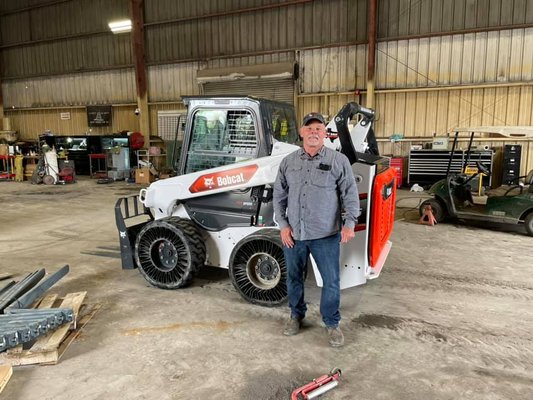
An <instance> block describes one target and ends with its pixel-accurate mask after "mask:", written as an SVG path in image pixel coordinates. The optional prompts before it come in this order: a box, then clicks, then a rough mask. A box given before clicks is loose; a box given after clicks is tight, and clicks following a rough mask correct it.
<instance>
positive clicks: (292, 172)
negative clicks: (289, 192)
mask: <svg viewBox="0 0 533 400" xmlns="http://www.w3.org/2000/svg"><path fill="white" fill-rule="evenodd" d="M302 174H303V172H302V166H301V165H295V166H291V167H289V168H287V172H286V175H285V176H286V179H287V183H288V184H289V185H299V184H301V183H302V179H303V175H302Z"/></svg>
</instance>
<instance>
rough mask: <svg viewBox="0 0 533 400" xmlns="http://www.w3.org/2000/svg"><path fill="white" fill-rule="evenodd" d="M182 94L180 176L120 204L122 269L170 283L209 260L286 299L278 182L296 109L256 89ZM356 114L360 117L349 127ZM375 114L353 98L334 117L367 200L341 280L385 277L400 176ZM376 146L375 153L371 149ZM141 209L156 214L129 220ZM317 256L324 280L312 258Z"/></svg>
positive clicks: (255, 299)
mask: <svg viewBox="0 0 533 400" xmlns="http://www.w3.org/2000/svg"><path fill="white" fill-rule="evenodd" d="M183 100H184V102H185V104H186V105H187V106H188V114H187V121H186V127H185V139H184V142H183V146H182V153H181V157H180V162H179V166H178V173H179V175H178V176H176V177H173V178H169V179H164V180H159V181H156V182H154V183H152V184H151V185H150V186H149V187H148V188H147V189H142V190H141V192H140V194H139V196H138V197H137V196H134V197H133V196H132V197H133V198H132V197H126V198H121V199H119V200H118V201H117V204H116V206H115V215H116V222H117V227H118V230H119V234H120V235H119V236H120V243H121V255H122V268H124V269H132V268H135V267H138V268H139V271H140V272H141V274H142V275H143V276H144V278H145V279H146V280H147V281H148V282H150V283H151V284H152V285H154V286H157V287H160V288H164V289H177V288H181V287H184V286H186V285H187V284H189V283H190V282H191V281H192V279H193V278H194V276H195V274H196V273H197V272H198V271H199V270H200V268H201V267H202V266H203V265H208V266H214V267H221V268H226V269H229V274H230V277H231V280H232V282H233V285H234V286H235V288H236V289H237V291H238V292H239V293H240V294H241V295H242V297H243V298H245V299H246V300H247V301H249V302H251V303H255V304H260V305H266V306H273V305H278V304H281V303H283V302H284V301H285V300H286V299H287V287H286V277H287V268H286V265H285V260H284V256H283V250H282V243H281V239H280V237H279V229H278V225H277V223H276V216H275V215H274V212H273V206H272V191H273V189H272V185H273V183H274V181H275V179H276V175H277V172H278V168H279V165H280V162H281V160H282V159H283V158H284V157H285V156H286V155H287V154H289V153H291V152H293V151H295V150H297V149H298V148H299V146H298V143H299V135H298V124H297V123H296V119H295V114H294V109H293V107H292V106H291V105H289V104H285V103H280V102H275V101H271V100H264V99H256V98H252V97H239V96H232V97H222V96H221V97H201V96H196V97H186V98H184V99H183ZM355 115H357V116H358V118H360V120H359V122H358V123H357V125H356V126H355V127H354V128H353V129H352V132H350V131H349V129H348V121H349V119H350V118H351V117H353V116H355ZM373 119H374V112H373V111H372V110H368V109H364V108H362V107H360V106H359V105H357V104H355V103H349V104H347V105H346V106H345V107H344V108H343V109H342V110H341V111H340V112H339V114H338V115H337V116H336V117H335V120H334V121H335V123H334V124H330V125H328V128H329V130H331V131H333V132H335V133H336V134H337V136H338V138H337V139H335V143H333V142H332V141H331V140H330V139H326V141H327V143H326V144H327V145H328V146H334V147H337V148H338V149H340V151H342V152H343V153H344V154H346V155H347V156H348V158H349V159H350V161H351V163H352V166H353V170H354V174H355V176H356V180H357V184H358V189H359V195H360V200H361V206H362V214H361V217H360V219H359V223H358V225H357V227H356V231H357V232H356V237H355V239H354V240H353V241H351V242H350V243H349V244H347V245H343V246H341V268H342V271H341V288H347V287H352V286H356V285H360V284H363V283H365V282H366V280H367V279H372V278H375V277H377V276H378V275H379V273H380V271H381V268H382V267H383V264H384V263H385V260H386V258H387V254H388V252H389V250H390V246H391V243H390V242H389V240H388V238H389V236H390V233H391V231H392V227H393V224H394V211H395V194H396V189H395V188H396V186H395V174H394V171H393V170H392V169H390V168H389V166H388V159H386V158H382V157H379V156H378V155H376V154H375V153H376V151H375V149H377V147H376V146H375V138H374V134H373V131H372V123H373ZM354 143H356V144H357V146H354ZM368 145H370V148H371V149H373V151H370V152H368V151H367V152H365V150H366V149H367V148H368V147H369V146H368ZM371 153H374V154H371ZM139 201H140V203H142V204H139V203H138V202H139ZM324 207H327V205H324ZM141 215H149V216H150V219H149V220H148V221H146V218H144V219H145V220H143V221H142V222H141V223H136V224H131V225H130V223H131V222H130V221H134V220H135V219H137V220H138V218H137V217H139V216H141ZM126 221H127V222H128V224H126ZM309 262H310V265H312V267H313V268H314V272H315V276H316V277H317V284H318V285H319V286H320V285H321V284H322V282H321V278H320V274H319V272H318V269H317V268H316V265H315V262H314V260H313V259H312V257H311V258H310V260H309Z"/></svg>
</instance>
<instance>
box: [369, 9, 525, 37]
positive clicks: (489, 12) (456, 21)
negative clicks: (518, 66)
mask: <svg viewBox="0 0 533 400" xmlns="http://www.w3.org/2000/svg"><path fill="white" fill-rule="evenodd" d="M526 23H533V1H531V0H379V9H378V37H379V38H381V39H386V38H393V37H399V36H406V35H419V34H428V33H441V32H452V31H458V30H463V29H476V28H487V27H498V26H502V25H511V24H526Z"/></svg>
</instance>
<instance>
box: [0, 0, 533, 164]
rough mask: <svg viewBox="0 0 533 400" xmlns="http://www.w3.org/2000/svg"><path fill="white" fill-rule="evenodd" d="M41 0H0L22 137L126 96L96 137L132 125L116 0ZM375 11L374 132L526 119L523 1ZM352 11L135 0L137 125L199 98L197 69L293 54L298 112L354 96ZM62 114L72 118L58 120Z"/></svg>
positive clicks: (531, 103)
mask: <svg viewBox="0 0 533 400" xmlns="http://www.w3.org/2000/svg"><path fill="white" fill-rule="evenodd" d="M47 3H50V0H21V1H17V2H14V1H10V0H0V51H1V57H0V59H1V62H2V69H1V71H2V72H1V73H2V87H3V95H4V106H5V114H6V116H7V117H9V118H10V119H11V120H12V126H14V127H15V128H16V129H17V130H20V132H21V134H22V135H23V137H31V136H32V135H35V134H37V133H40V132H42V131H43V130H45V129H52V130H55V131H57V132H58V133H65V134H70V133H83V132H85V130H86V129H87V127H86V117H85V109H84V108H69V107H72V106H73V105H80V106H81V105H85V104H91V103H96V104H115V105H117V104H126V106H124V107H113V113H114V116H115V117H116V119H115V117H114V119H113V126H112V127H109V130H106V133H107V132H110V131H119V130H123V129H134V130H135V129H138V119H137V118H136V117H135V116H134V114H133V109H134V108H135V103H136V92H135V83H134V82H135V78H134V74H133V68H132V66H133V64H132V52H131V43H130V35H129V34H125V35H112V34H111V33H109V31H108V27H107V23H108V22H109V21H110V20H113V19H119V18H124V17H127V16H128V2H127V0H94V1H86V0H71V1H64V2H52V3H53V4H48V5H47ZM35 6H37V8H34V7H35ZM26 7H32V8H31V9H29V8H28V9H24V8H26ZM21 9H23V10H21ZM17 10H18V11H17ZM104 10H105V11H104ZM378 19H379V22H378V48H377V64H376V67H377V71H376V73H377V74H376V88H377V93H376V108H377V111H378V114H379V120H378V121H377V124H376V130H377V135H378V136H379V137H383V138H386V137H389V136H390V135H391V134H394V133H402V134H403V135H405V136H429V135H432V134H433V132H437V133H439V134H443V133H445V132H447V131H449V130H450V129H452V128H453V127H454V126H456V125H468V124H470V125H473V124H484V125H486V124H530V125H531V124H533V121H532V119H533V116H532V114H533V113H532V109H533V93H532V88H533V86H532V85H531V83H530V82H532V81H533V0H447V1H442V0H379V10H378ZM366 20H367V0H210V1H198V0H181V1H179V2H177V1H175V0H145V23H146V27H145V30H146V51H147V62H148V68H147V74H148V100H149V103H150V121H151V126H152V127H153V128H154V129H155V127H156V126H157V124H156V117H157V111H158V110H164V109H180V108H182V105H181V103H180V102H179V98H180V97H181V96H182V95H186V94H198V93H199V87H198V85H197V82H196V71H197V70H198V69H204V68H221V67H228V66H232V65H235V66H240V65H249V64H261V63H272V62H282V61H292V60H295V61H297V62H298V63H299V65H300V78H299V81H298V82H297V84H298V89H299V92H300V96H299V98H298V112H299V115H300V116H301V115H302V114H303V113H305V112H308V111H311V110H317V111H321V112H323V113H325V114H328V115H333V114H334V113H335V112H336V111H337V110H338V109H339V108H340V107H341V106H342V105H343V104H344V103H345V102H347V101H362V102H363V103H364V99H365V97H364V89H365V85H366V73H367V66H366V62H367V61H366V58H367V46H366V44H364V42H365V41H366V30H367V21H366ZM517 24H518V25H519V26H515V27H510V26H509V25H517ZM490 27H492V28H493V30H492V31H483V30H484V29H487V28H490ZM467 30H470V31H469V32H467ZM472 30H476V31H475V32H472ZM461 31H463V32H461ZM424 35H425V36H424ZM496 85H500V86H497V87H496ZM358 90H361V91H362V93H363V94H362V96H360V95H359V94H358V92H357V91H358ZM11 106H14V107H15V110H12V109H11V110H10V109H8V107H11ZM21 107H31V108H33V109H32V110H19V108H21ZM40 107H42V108H44V109H37V108H40ZM46 107H56V108H53V109H46ZM62 107H65V108H62ZM69 109H70V110H71V113H72V119H71V120H70V121H68V122H65V121H60V120H58V117H57V116H58V114H59V112H60V111H61V110H69ZM102 129H104V128H102ZM105 129H107V128H105ZM400 151H404V150H402V149H400ZM532 154H533V153H532ZM526 158H527V159H528V160H530V159H531V158H532V157H530V156H529V155H528V156H527V157H526ZM528 162H530V163H533V161H528ZM529 167H530V168H531V167H533V165H530V166H529Z"/></svg>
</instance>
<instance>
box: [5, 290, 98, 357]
mask: <svg viewBox="0 0 533 400" xmlns="http://www.w3.org/2000/svg"><path fill="white" fill-rule="evenodd" d="M86 295H87V292H79V293H69V294H67V295H66V296H65V297H64V298H62V299H60V298H58V296H57V294H50V295H48V296H46V297H45V298H44V299H43V300H42V301H41V302H40V303H39V304H38V305H37V307H36V308H55V307H59V308H72V310H73V312H74V319H73V321H72V322H71V323H70V324H65V325H62V326H60V327H59V328H58V329H56V330H54V331H52V332H50V333H48V334H47V335H45V336H42V337H40V338H38V339H37V340H36V341H35V342H34V343H33V344H32V345H31V347H29V348H24V346H23V345H20V346H17V347H15V348H12V349H9V350H7V351H6V352H4V353H1V355H0V360H3V361H4V362H5V363H7V364H10V365H12V366H16V365H31V364H41V365H49V364H57V363H58V361H59V359H60V358H61V356H62V355H63V353H65V351H66V350H67V348H68V347H69V346H70V344H71V343H72V342H73V341H74V340H75V339H76V337H77V336H78V335H79V334H80V332H81V329H82V328H83V327H84V326H85V325H86V324H87V323H88V322H89V321H90V320H91V318H92V317H93V316H94V315H95V314H96V312H97V311H98V310H99V309H100V305H99V304H95V305H87V304H84V303H83V302H84V300H85V297H86Z"/></svg>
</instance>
